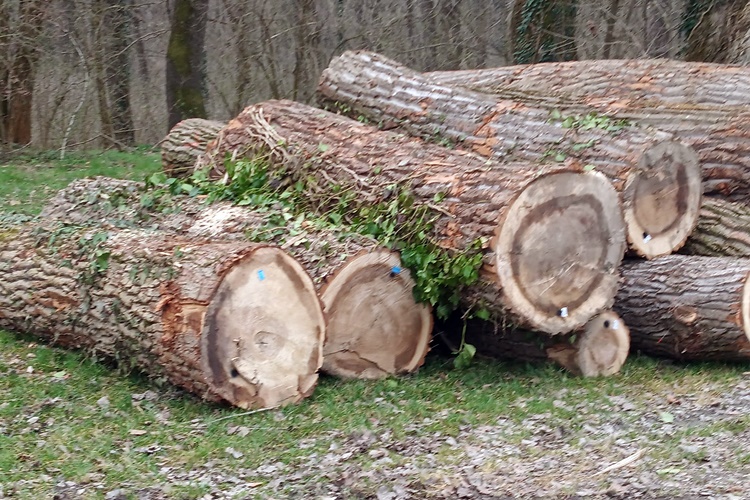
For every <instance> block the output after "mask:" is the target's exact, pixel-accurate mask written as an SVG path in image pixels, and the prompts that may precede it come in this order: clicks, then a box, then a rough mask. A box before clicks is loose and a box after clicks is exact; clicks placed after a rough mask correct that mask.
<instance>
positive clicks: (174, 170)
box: [161, 118, 224, 177]
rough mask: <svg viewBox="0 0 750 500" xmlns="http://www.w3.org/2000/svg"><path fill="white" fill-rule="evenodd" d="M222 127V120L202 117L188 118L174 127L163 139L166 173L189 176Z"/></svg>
mask: <svg viewBox="0 0 750 500" xmlns="http://www.w3.org/2000/svg"><path fill="white" fill-rule="evenodd" d="M222 127H224V123H222V122H217V121H212V120H204V119H202V118H188V119H187V120H182V121H181V122H179V123H178V124H176V125H175V126H174V127H172V130H170V131H169V134H167V136H166V137H165V138H164V139H163V140H162V141H161V163H162V169H163V170H164V173H166V174H167V175H168V176H170V177H189V176H190V174H192V173H193V171H194V170H195V168H196V166H197V165H198V163H199V160H200V158H201V157H202V156H203V154H204V153H205V151H206V147H207V146H208V144H209V142H211V141H213V140H214V139H216V136H217V135H218V134H219V131H220V130H221V129H222ZM204 166H205V165H204Z"/></svg>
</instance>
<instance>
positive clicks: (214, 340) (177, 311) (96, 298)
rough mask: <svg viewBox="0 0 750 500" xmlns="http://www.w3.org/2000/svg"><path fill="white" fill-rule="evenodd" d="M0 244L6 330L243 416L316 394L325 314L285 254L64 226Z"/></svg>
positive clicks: (12, 235) (16, 233) (23, 229)
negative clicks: (137, 372)
mask: <svg viewBox="0 0 750 500" xmlns="http://www.w3.org/2000/svg"><path fill="white" fill-rule="evenodd" d="M2 240H3V245H2V250H0V326H1V327H3V328H7V329H10V330H15V331H22V332H28V333H31V334H34V335H37V336H40V337H42V338H45V339H47V340H49V341H52V342H54V343H57V344H60V345H63V346H66V347H73V348H84V349H86V350H88V351H90V352H92V353H93V354H95V355H101V356H106V357H109V358H112V359H115V360H116V361H118V362H120V363H122V364H124V365H125V366H129V367H136V368H139V369H141V370H143V371H144V372H146V373H148V374H149V375H151V376H154V377H159V378H166V379H167V380H169V381H170V382H171V383H173V384H176V385H178V386H180V387H183V388H185V389H187V390H188V391H190V392H193V393H196V394H198V395H200V396H202V397H204V398H206V399H209V400H212V401H219V400H226V401H228V402H230V403H232V404H234V405H237V406H240V407H243V408H249V407H273V406H278V405H281V404H286V403H291V402H296V401H299V400H300V399H302V398H303V397H305V396H307V395H309V394H310V393H311V392H312V390H313V388H314V386H315V384H316V381H317V377H318V375H317V370H318V368H319V367H320V365H321V363H322V345H323V339H324V332H325V325H324V320H323V314H322V311H321V308H320V303H319V301H318V299H317V296H316V294H315V290H314V288H313V285H312V282H311V281H310V279H309V277H308V276H307V275H306V274H305V272H304V270H303V269H302V268H301V267H300V266H299V264H297V263H296V261H294V260H293V259H292V258H291V257H289V256H288V255H286V254H285V253H284V252H283V251H281V250H279V249H276V248H272V247H268V246H266V245H262V244H252V243H247V242H222V243H210V242H206V241H205V240H200V239H195V238H186V237H184V236H179V235H174V234H170V233H166V232H162V231H153V230H138V229H134V230H111V231H108V230H105V229H104V228H102V227H94V228H83V229H82V228H81V227H80V226H71V225H66V224H61V223H59V222H56V221H51V222H50V223H49V224H46V225H43V224H38V223H32V222H29V223H26V224H19V225H16V226H14V227H9V228H6V229H5V230H4V232H3V234H2ZM263 271H264V272H265V277H266V280H265V282H264V281H262V280H259V277H258V275H259V273H260V272H263ZM282 304H283V306H282ZM290 304H293V307H292V309H294V311H289V312H286V311H285V310H286V309H288V308H289V305H290Z"/></svg>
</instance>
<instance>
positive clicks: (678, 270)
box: [614, 255, 750, 361]
mask: <svg viewBox="0 0 750 500" xmlns="http://www.w3.org/2000/svg"><path fill="white" fill-rule="evenodd" d="M621 269H622V286H621V288H620V291H619V292H618V294H617V299H616V301H615V307H614V308H615V310H616V311H617V312H618V313H619V314H620V316H622V317H623V319H624V320H625V321H626V322H627V324H628V326H629V327H630V338H631V345H632V347H633V349H635V350H638V351H642V352H643V353H645V354H650V355H655V356H662V357H668V358H673V359H677V360H724V361H747V360H748V359H750V335H749V333H750V314H749V313H750V287H748V284H747V279H748V273H749V272H750V260H748V259H736V258H729V257H696V256H686V255H671V256H667V257H664V258H662V259H657V260H654V261H635V260H634V261H628V262H623V265H622V266H621Z"/></svg>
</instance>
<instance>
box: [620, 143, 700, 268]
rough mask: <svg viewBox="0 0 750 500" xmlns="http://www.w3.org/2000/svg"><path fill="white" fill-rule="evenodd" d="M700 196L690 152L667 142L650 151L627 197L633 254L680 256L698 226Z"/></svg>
mask: <svg viewBox="0 0 750 500" xmlns="http://www.w3.org/2000/svg"><path fill="white" fill-rule="evenodd" d="M701 195H702V179H701V168H700V164H699V161H698V156H697V154H696V153H695V151H694V150H693V149H692V148H690V147H689V146H686V145H684V144H681V143H679V142H672V141H668V142H661V143H659V144H657V145H656V146H653V147H651V148H649V149H648V150H646V151H645V152H644V153H643V154H642V155H641V158H640V169H639V171H638V172H637V173H636V174H635V175H632V176H631V177H630V178H629V179H628V182H627V185H626V186H625V191H624V192H623V199H624V200H625V202H624V203H625V204H624V207H623V210H624V215H625V222H626V224H627V227H628V242H629V243H630V248H631V249H633V250H634V251H635V252H636V253H637V254H638V255H640V256H642V257H645V258H648V259H651V258H655V257H659V256H661V255H668V254H670V253H672V252H674V251H676V250H678V249H679V248H680V247H682V245H683V244H684V243H685V241H686V240H687V238H688V236H689V235H690V233H691V232H692V231H693V229H694V228H695V225H696V224H697V223H698V215H699V213H700V203H701Z"/></svg>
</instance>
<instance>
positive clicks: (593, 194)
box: [210, 101, 625, 333]
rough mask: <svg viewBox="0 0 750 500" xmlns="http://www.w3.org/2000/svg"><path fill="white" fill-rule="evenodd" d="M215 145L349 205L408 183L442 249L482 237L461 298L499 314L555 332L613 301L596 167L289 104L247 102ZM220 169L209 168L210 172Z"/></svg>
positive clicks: (606, 205) (611, 230)
mask: <svg viewBox="0 0 750 500" xmlns="http://www.w3.org/2000/svg"><path fill="white" fill-rule="evenodd" d="M217 143H220V144H221V145H222V148H221V149H220V150H219V151H218V152H216V151H213V152H210V153H211V154H212V155H214V157H220V158H223V157H225V156H227V155H229V156H234V157H236V158H259V159H262V160H264V161H270V162H271V163H272V164H274V165H276V166H278V167H279V168H283V169H285V171H287V172H289V173H290V174H291V175H292V176H293V177H294V176H296V178H297V179H303V180H304V181H305V182H306V183H307V188H306V189H307V192H308V195H309V198H310V202H311V203H314V204H315V203H319V202H320V203H325V202H328V201H329V200H330V198H331V191H332V189H333V188H336V187H339V188H341V189H343V190H346V191H349V192H354V193H356V196H355V197H354V198H353V199H352V200H351V201H349V207H350V208H351V210H357V209H362V208H367V207H372V206H374V205H378V204H384V203H388V202H389V200H391V197H392V196H396V195H397V194H398V193H394V190H398V189H401V190H408V194H409V196H411V197H412V198H413V200H414V203H416V204H421V205H423V206H424V205H426V206H427V207H429V208H430V209H431V210H432V211H433V213H434V217H435V231H434V235H433V236H434V239H435V241H437V242H438V244H439V245H441V246H442V247H444V248H446V249H449V250H455V251H460V252H462V251H466V250H467V249H468V248H469V247H470V245H472V244H473V243H474V242H475V241H477V240H482V241H484V242H485V247H486V248H485V252H486V255H485V257H486V258H485V261H486V264H487V265H486V267H485V270H486V274H485V278H486V280H487V282H488V284H489V286H487V287H485V288H481V287H477V289H476V290H473V291H468V292H467V293H466V295H465V297H466V300H468V301H472V302H473V301H475V300H482V301H483V302H486V303H487V305H488V307H489V308H490V309H492V310H493V311H494V312H495V313H496V314H497V315H500V316H503V315H507V314H509V315H510V316H511V317H513V318H514V321H518V322H520V323H522V324H525V325H531V326H532V327H533V328H538V329H540V330H543V331H546V332H549V333H559V332H565V331H569V330H571V329H574V328H576V327H578V326H581V325H583V324H585V323H586V322H587V321H588V320H589V319H590V318H591V317H592V316H593V315H594V314H596V313H598V312H599V311H601V310H602V309H603V308H606V307H608V305H609V304H610V302H611V299H610V294H613V289H614V288H616V286H617V285H616V268H617V265H618V263H619V262H620V260H621V257H622V253H623V250H624V245H625V236H624V224H623V220H622V212H621V208H620V205H619V200H618V197H617V194H616V192H615V191H614V189H613V187H612V185H611V183H610V182H608V181H607V179H606V178H605V177H604V176H602V175H601V174H598V173H596V172H586V173H579V172H575V171H568V170H561V169H559V168H557V169H554V171H553V172H551V173H547V172H546V170H545V169H544V167H543V166H540V165H538V164H536V163H533V162H528V161H525V162H524V161H517V162H493V161H488V160H487V159H486V158H484V157H482V156H480V155H477V154H474V153H471V152H468V151H463V150H452V149H447V148H443V147H440V146H438V145H435V144H431V143H428V142H425V141H422V140H419V139H417V138H411V137H407V136H404V135H402V134H397V133H393V132H388V131H378V130H376V129H375V128H373V127H371V126H369V125H365V124H362V123H359V122H357V121H354V120H350V119H348V118H345V117H343V116H339V115H335V114H333V113H329V112H326V111H322V110H319V109H315V108H312V107H309V106H305V105H303V104H299V103H293V102H290V101H268V102H264V103H261V104H257V105H254V106H250V107H248V108H246V109H245V110H244V111H243V112H242V113H240V115H239V116H238V117H237V118H235V119H234V120H232V121H231V122H230V123H229V124H228V125H227V126H226V127H225V128H224V129H223V130H222V131H221V133H220V134H219V140H218V141H217ZM223 168H224V163H223V162H219V163H216V164H215V166H214V169H213V171H212V175H213V176H214V177H217V178H221V177H222V176H223V175H224V170H223ZM526 190H529V193H527V194H526V195H525V196H524V195H523V193H524V192H525V191H526ZM531 193H534V194H533V195H532V194H531ZM516 196H518V198H516ZM506 209H507V214H505V215H504V213H505V210H506ZM501 217H503V218H502V219H501ZM496 233H497V234H498V235H499V237H498V238H497V241H498V242H499V245H496V244H495V238H494V237H495V235H496ZM498 249H499V251H496V250H498ZM488 290H489V292H488V293H485V292H486V291H488Z"/></svg>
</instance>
